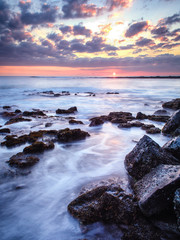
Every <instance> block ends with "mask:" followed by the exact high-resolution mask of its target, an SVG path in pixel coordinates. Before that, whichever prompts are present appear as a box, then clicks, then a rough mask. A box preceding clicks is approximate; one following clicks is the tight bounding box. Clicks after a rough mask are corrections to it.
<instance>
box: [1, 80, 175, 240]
mask: <svg viewBox="0 0 180 240" xmlns="http://www.w3.org/2000/svg"><path fill="white" fill-rule="evenodd" d="M48 90H53V91H54V92H55V93H59V92H61V91H69V92H70V95H69V96H61V97H52V96H43V95H42V94H37V93H38V92H42V91H48ZM77 92H79V93H78V95H75V93H77ZM86 92H93V93H95V96H89V94H87V93H86ZM107 92H119V94H106V93H107ZM179 95H180V79H138V78H137V79H117V78H112V79H110V78H62V77H61V78H57V77H56V78H51V77H41V78H40V77H0V111H1V112H2V111H3V109H2V106H4V105H10V106H12V110H15V109H20V110H22V111H24V110H32V109H33V108H35V109H41V110H46V111H47V112H46V114H47V115H48V116H49V118H46V119H39V118H36V119H33V121H32V122H22V123H16V124H12V125H9V126H8V127H9V128H10V129H11V131H12V133H14V134H17V135H22V134H24V133H29V132H30V131H37V130H40V129H44V128H45V123H47V122H51V123H53V125H52V126H51V127H50V128H47V129H56V130H58V129H62V128H65V127H70V128H81V129H82V130H85V131H88V132H89V133H90V135H91V136H90V137H89V138H87V139H86V140H83V141H77V142H73V143H70V144H56V145H55V149H54V150H52V151H48V152H44V153H43V154H40V155H39V158H40V162H39V163H38V164H36V165H35V166H34V167H32V169H31V173H30V174H29V175H27V176H17V177H15V178H10V177H2V176H0V236H1V237H0V239H2V240H15V239H17V240H19V239H21V240H30V239H33V240H51V239H53V240H56V239H58V240H59V239H61V240H66V239H68V240H78V239H83V238H88V239H89V240H90V239H91V240H92V239H120V235H119V234H120V233H118V231H117V229H114V226H103V225H102V224H100V223H98V224H95V225H92V226H89V231H88V232H86V233H83V231H82V229H81V227H80V226H79V223H78V221H76V220H75V219H73V218H72V217H71V216H70V215H69V214H68V212H67V205H68V204H69V203H70V202H71V201H72V200H73V199H74V198H75V197H76V196H77V195H78V192H79V191H80V189H81V187H83V186H84V185H86V184H88V183H91V182H94V181H97V180H101V179H103V178H107V177H109V176H111V175H112V176H118V177H120V179H122V181H125V180H126V179H127V175H126V171H125V169H124V158H125V156H126V154H127V153H128V152H130V151H131V150H132V148H133V147H134V146H135V142H134V141H133V140H136V141H138V140H139V139H140V138H141V137H142V136H143V135H144V134H145V131H143V130H141V129H139V128H131V129H119V128H118V127H117V124H111V123H105V124H104V125H103V126H99V127H89V123H90V122H89V119H90V118H91V117H95V116H100V115H105V114H109V112H111V111H129V112H132V113H133V115H134V116H135V115H136V113H137V112H139V111H141V112H143V113H146V114H153V113H154V112H155V111H156V110H158V109H161V108H162V107H161V106H162V101H168V100H171V99H172V98H177V97H179ZM72 106H77V108H78V112H77V113H76V114H75V115H71V116H74V117H76V119H79V120H81V121H83V122H84V125H75V126H74V125H73V126H71V125H69V123H68V120H66V119H65V118H64V117H58V116H57V115H56V113H55V111H56V109H58V108H63V109H67V108H69V107H72ZM172 112H173V111H170V110H169V114H171V113H172ZM6 120H7V119H4V118H2V117H1V118H0V125H3V124H4V123H5V122H6ZM146 122H151V121H147V120H146ZM151 123H153V124H155V125H156V126H157V127H160V128H162V127H163V125H164V124H163V123H158V122H151ZM150 136H151V137H152V138H153V139H154V140H155V141H157V142H158V143H159V144H160V145H161V146H162V145H163V144H164V143H165V142H167V141H168V140H169V139H168V137H165V136H163V135H161V134H156V135H150ZM3 137H4V136H1V138H0V139H1V140H3ZM26 145H28V144H26ZM26 145H23V146H19V147H16V148H11V149H7V148H6V147H0V166H1V170H0V172H1V171H2V172H6V171H8V170H10V169H11V168H10V167H9V166H8V164H7V163H6V161H7V160H9V158H10V157H11V156H12V155H13V154H16V153H18V152H20V151H22V150H23V148H24V147H25V146H26ZM17 186H21V187H22V188H21V189H19V190H16V187H17ZM105 237H106V238H105Z"/></svg>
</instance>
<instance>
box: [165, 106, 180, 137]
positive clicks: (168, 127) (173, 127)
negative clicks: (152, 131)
mask: <svg viewBox="0 0 180 240" xmlns="http://www.w3.org/2000/svg"><path fill="white" fill-rule="evenodd" d="M162 133H165V134H171V135H176V136H177V135H179V134H180V110H178V111H176V112H175V113H174V114H173V115H172V116H171V118H170V119H169V120H168V121H167V123H166V124H165V125H164V127H163V129H162Z"/></svg>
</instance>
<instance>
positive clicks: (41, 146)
mask: <svg viewBox="0 0 180 240" xmlns="http://www.w3.org/2000/svg"><path fill="white" fill-rule="evenodd" d="M53 148H54V143H53V142H48V143H46V144H45V143H43V142H35V143H33V144H31V145H30V146H28V147H25V148H24V150H23V152H24V153H42V152H44V151H46V150H50V149H53Z"/></svg>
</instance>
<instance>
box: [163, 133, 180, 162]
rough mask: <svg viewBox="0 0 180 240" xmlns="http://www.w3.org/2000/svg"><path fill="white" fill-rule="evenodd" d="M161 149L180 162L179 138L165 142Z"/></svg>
mask: <svg viewBox="0 0 180 240" xmlns="http://www.w3.org/2000/svg"><path fill="white" fill-rule="evenodd" d="M163 149H165V150H166V151H168V152H170V153H172V155H173V156H174V157H176V158H177V159H179V160H180V136H178V137H176V138H173V139H171V140H170V141H169V142H167V143H166V144H165V145H164V146H163Z"/></svg>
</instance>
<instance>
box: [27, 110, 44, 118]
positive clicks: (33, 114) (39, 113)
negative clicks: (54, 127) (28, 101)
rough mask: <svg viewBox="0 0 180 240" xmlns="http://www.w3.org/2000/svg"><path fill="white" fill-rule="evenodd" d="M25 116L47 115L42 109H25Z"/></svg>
mask: <svg viewBox="0 0 180 240" xmlns="http://www.w3.org/2000/svg"><path fill="white" fill-rule="evenodd" d="M23 116H27V117H35V116H46V114H45V113H43V111H40V110H38V111H31V112H29V111H24V112H23Z"/></svg>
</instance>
